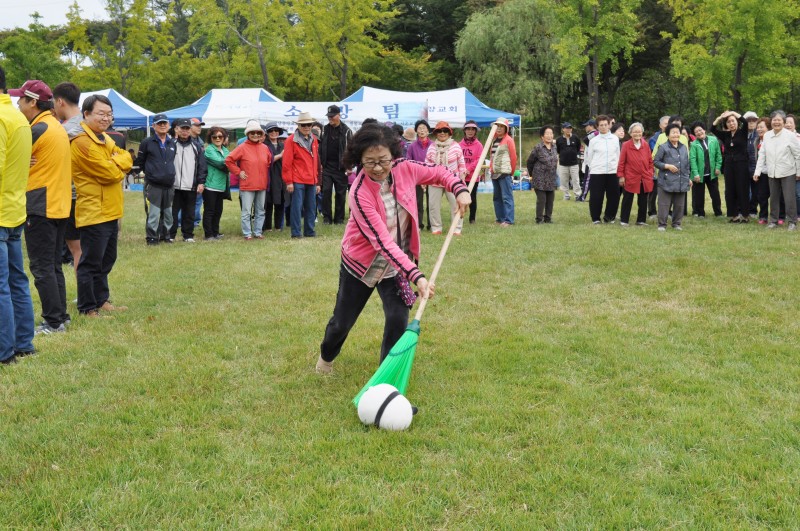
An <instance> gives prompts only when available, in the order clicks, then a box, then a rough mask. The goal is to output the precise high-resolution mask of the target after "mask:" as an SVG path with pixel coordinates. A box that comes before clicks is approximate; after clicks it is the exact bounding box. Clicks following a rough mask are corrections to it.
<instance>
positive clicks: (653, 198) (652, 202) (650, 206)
mask: <svg viewBox="0 0 800 531" xmlns="http://www.w3.org/2000/svg"><path fill="white" fill-rule="evenodd" d="M657 214H658V181H653V191H652V192H650V194H649V197H648V198H647V215H648V216H655V215H657Z"/></svg>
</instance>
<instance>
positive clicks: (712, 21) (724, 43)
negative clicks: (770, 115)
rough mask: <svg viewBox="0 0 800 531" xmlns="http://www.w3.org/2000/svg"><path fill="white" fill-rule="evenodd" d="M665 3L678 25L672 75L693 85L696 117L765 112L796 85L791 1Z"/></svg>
mask: <svg viewBox="0 0 800 531" xmlns="http://www.w3.org/2000/svg"><path fill="white" fill-rule="evenodd" d="M666 2H667V3H668V4H669V5H670V6H671V7H672V9H673V10H674V13H675V22H676V24H677V26H678V33H677V35H676V36H675V38H674V40H673V42H672V52H671V55H672V65H673V69H674V72H675V74H676V76H678V77H680V78H682V79H691V80H693V82H694V86H695V87H696V90H697V99H698V103H699V110H700V111H701V112H705V111H707V110H708V109H709V108H729V107H733V108H736V109H743V108H745V107H746V108H748V109H750V108H755V109H767V108H769V107H770V106H771V105H772V104H773V103H774V102H775V101H776V100H778V99H779V98H780V97H781V96H782V95H784V94H786V93H787V92H788V91H789V89H790V87H791V86H792V84H796V83H797V82H798V81H800V70H799V69H798V67H797V64H796V58H797V56H798V53H800V47H798V41H797V33H796V31H794V28H796V25H797V21H798V17H800V15H799V14H798V13H800V2H798V1H797V0H787V1H783V2H771V3H769V5H765V4H764V2H759V1H758V0H720V1H715V2H705V1H698V0H666Z"/></svg>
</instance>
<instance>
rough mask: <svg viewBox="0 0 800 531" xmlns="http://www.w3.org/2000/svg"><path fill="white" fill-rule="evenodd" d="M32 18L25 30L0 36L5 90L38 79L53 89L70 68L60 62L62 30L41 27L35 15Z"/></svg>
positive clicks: (0, 33) (14, 30) (62, 79)
mask: <svg viewBox="0 0 800 531" xmlns="http://www.w3.org/2000/svg"><path fill="white" fill-rule="evenodd" d="M32 18H33V22H32V23H31V24H30V25H29V26H28V29H22V28H17V29H12V30H7V31H3V32H0V65H2V67H3V68H4V69H5V71H6V85H7V86H8V87H19V86H21V85H22V84H23V83H24V82H25V81H27V80H28V79H41V80H42V81H44V82H45V83H47V84H48V85H50V86H51V87H53V86H55V85H57V84H58V83H60V82H62V81H64V80H65V79H66V78H67V75H68V72H69V65H68V64H67V63H65V62H64V61H63V60H62V59H61V46H60V39H61V34H62V33H63V29H61V28H58V27H55V26H51V27H46V26H43V25H42V24H41V23H40V22H39V18H40V17H39V16H38V13H34V15H33V16H32Z"/></svg>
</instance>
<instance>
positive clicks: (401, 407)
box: [358, 383, 414, 431]
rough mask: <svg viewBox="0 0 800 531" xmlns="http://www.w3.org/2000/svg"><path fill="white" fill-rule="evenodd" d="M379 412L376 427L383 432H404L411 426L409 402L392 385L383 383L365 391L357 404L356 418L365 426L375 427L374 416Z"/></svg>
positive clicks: (411, 415)
mask: <svg viewBox="0 0 800 531" xmlns="http://www.w3.org/2000/svg"><path fill="white" fill-rule="evenodd" d="M384 404H385V405H384ZM381 409H382V411H381ZM379 411H381V415H380V419H379V420H378V423H377V426H378V427H379V428H381V429H384V430H392V431H399V430H404V429H406V428H408V427H409V426H411V419H412V418H413V417H414V414H413V412H412V411H411V402H409V401H408V399H407V398H406V397H404V396H403V395H401V394H400V393H398V391H397V389H396V388H395V387H394V386H393V385H389V384H385V383H384V384H378V385H374V386H372V387H370V388H369V389H367V391H366V392H365V393H364V394H363V395H361V400H359V402H358V418H359V419H361V422H363V423H364V424H366V425H367V426H375V425H376V422H375V416H376V415H377V414H378V412H379Z"/></svg>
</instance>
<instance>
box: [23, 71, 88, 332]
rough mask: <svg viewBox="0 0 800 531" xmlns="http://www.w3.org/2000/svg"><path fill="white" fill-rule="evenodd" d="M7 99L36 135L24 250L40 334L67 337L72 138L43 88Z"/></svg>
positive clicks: (29, 86) (28, 86) (35, 83)
mask: <svg viewBox="0 0 800 531" xmlns="http://www.w3.org/2000/svg"><path fill="white" fill-rule="evenodd" d="M8 94H9V95H10V96H16V97H18V98H19V100H18V101H17V106H18V107H19V110H20V112H21V113H22V114H23V115H24V116H25V118H27V119H28V122H30V124H31V134H32V135H33V159H32V162H31V168H30V174H29V175H28V191H27V194H26V195H27V213H28V220H27V222H26V223H25V244H26V247H27V248H28V262H29V264H28V265H29V266H30V268H31V274H32V275H33V280H34V285H35V286H36V291H38V292H39V300H40V301H41V303H42V318H43V319H44V321H43V322H42V324H41V325H39V326H38V327H36V330H35V333H36V334H52V333H55V332H65V331H66V326H67V321H68V319H69V315H68V314H67V291H66V287H65V284H64V272H63V270H62V269H61V249H62V246H63V245H64V243H63V242H64V231H65V229H66V226H67V218H68V217H69V211H70V208H71V206H72V174H71V172H70V152H69V138H68V137H67V132H66V131H65V130H64V128H63V127H62V126H61V124H60V123H59V122H58V119H57V118H56V117H55V115H54V114H53V111H52V109H53V93H52V91H51V90H50V87H48V86H47V85H46V84H45V83H44V82H42V81H39V80H31V81H26V82H25V84H24V85H22V88H19V89H14V90H9V91H8Z"/></svg>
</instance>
